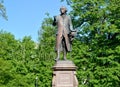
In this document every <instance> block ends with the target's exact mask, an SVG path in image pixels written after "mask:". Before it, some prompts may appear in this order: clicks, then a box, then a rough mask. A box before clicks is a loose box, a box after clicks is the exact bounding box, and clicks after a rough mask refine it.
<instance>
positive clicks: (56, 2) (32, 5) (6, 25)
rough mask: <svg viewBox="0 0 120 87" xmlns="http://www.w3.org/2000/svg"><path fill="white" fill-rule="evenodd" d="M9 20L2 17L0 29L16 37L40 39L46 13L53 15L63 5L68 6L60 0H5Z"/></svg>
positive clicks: (56, 13)
mask: <svg viewBox="0 0 120 87" xmlns="http://www.w3.org/2000/svg"><path fill="white" fill-rule="evenodd" d="M4 6H5V7H6V11H7V16H8V21H6V20H4V19H3V18H1V17H0V30H1V29H2V30H5V31H7V32H11V33H12V34H13V35H14V36H15V38H16V39H20V40H21V39H22V38H23V37H24V36H31V37H32V40H34V41H37V40H38V30H39V29H40V26H41V23H42V21H43V19H44V18H45V17H46V16H45V13H47V12H48V13H49V14H50V16H51V17H53V16H54V15H58V14H59V13H60V12H59V8H60V7H61V6H66V7H67V8H68V10H69V8H70V7H69V6H67V4H66V2H60V0H4Z"/></svg>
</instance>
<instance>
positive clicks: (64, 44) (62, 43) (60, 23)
mask: <svg viewBox="0 0 120 87" xmlns="http://www.w3.org/2000/svg"><path fill="white" fill-rule="evenodd" d="M60 13H61V14H60V15H58V16H54V22H53V25H54V26H55V25H57V28H58V29H57V33H56V48H55V50H56V53H57V58H56V59H55V60H56V61H58V60H59V59H60V52H61V51H63V57H64V60H66V59H67V58H66V55H67V52H70V51H71V40H72V39H73V37H74V34H75V33H74V32H76V31H75V30H73V26H72V21H71V17H70V16H69V15H67V8H66V7H64V6H62V7H61V8H60Z"/></svg>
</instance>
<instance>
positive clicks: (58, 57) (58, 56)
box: [55, 50, 60, 61]
mask: <svg viewBox="0 0 120 87" xmlns="http://www.w3.org/2000/svg"><path fill="white" fill-rule="evenodd" d="M56 55H57V58H56V59H55V61H58V60H59V59H60V51H59V50H57V53H56Z"/></svg>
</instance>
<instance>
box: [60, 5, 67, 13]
mask: <svg viewBox="0 0 120 87" xmlns="http://www.w3.org/2000/svg"><path fill="white" fill-rule="evenodd" d="M60 12H61V13H62V14H63V13H66V12H67V8H66V7H65V6H62V7H61V8H60Z"/></svg>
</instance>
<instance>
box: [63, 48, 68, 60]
mask: <svg viewBox="0 0 120 87" xmlns="http://www.w3.org/2000/svg"><path fill="white" fill-rule="evenodd" d="M66 55H67V52H66V49H65V47H64V51H63V56H64V60H67V58H66Z"/></svg>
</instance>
